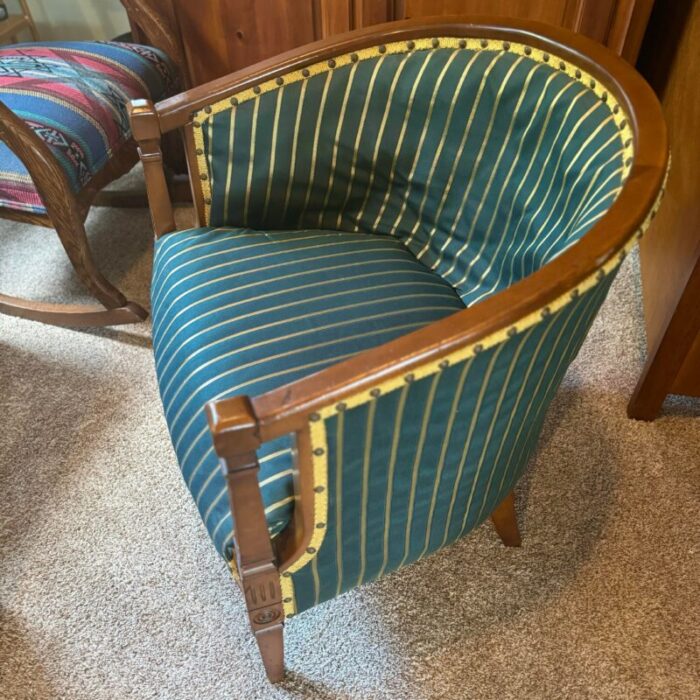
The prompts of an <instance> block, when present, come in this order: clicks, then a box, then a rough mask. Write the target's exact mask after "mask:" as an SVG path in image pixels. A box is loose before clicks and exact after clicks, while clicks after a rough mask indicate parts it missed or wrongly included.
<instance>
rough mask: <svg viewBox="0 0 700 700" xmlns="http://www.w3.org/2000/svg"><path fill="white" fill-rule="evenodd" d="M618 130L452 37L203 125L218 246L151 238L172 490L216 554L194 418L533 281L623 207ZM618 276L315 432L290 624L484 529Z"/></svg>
mask: <svg viewBox="0 0 700 700" xmlns="http://www.w3.org/2000/svg"><path fill="white" fill-rule="evenodd" d="M627 122H628V120H627V118H626V116H625V115H624V113H623V112H622V110H621V109H620V107H619V105H617V103H615V101H614V100H613V98H612V96H611V95H609V94H608V92H607V90H606V88H605V87H604V86H602V85H599V84H597V83H596V82H595V80H593V79H592V78H591V76H589V75H586V74H585V73H583V72H581V71H580V70H579V69H578V68H576V66H572V65H571V64H569V63H567V62H564V61H562V60H560V59H559V58H558V57H556V56H549V55H547V54H544V53H543V52H542V51H540V50H538V49H531V48H529V47H525V46H522V45H519V44H515V43H513V44H506V45H504V44H502V43H501V42H494V41H488V40H474V39H466V40H463V39H455V38H449V37H444V38H439V39H426V40H415V41H411V42H407V43H406V42H402V43H394V44H387V45H386V46H381V47H370V48H368V49H364V50H362V51H358V52H357V54H350V55H342V56H337V57H336V58H335V59H333V60H330V61H327V62H325V63H323V64H318V65H313V66H309V67H308V68H307V69H304V70H302V71H296V72H293V73H289V74H288V75H286V76H281V77H278V78H276V79H273V80H270V81H267V82H264V83H262V84H261V85H259V86H256V87H255V88H251V89H247V90H245V91H242V92H240V93H238V94H236V95H234V96H233V97H232V98H227V99H226V100H223V101H220V102H217V103H213V104H212V105H209V106H207V107H206V108H205V109H204V110H202V111H201V112H199V114H197V115H196V116H195V120H194V140H195V144H196V152H197V162H196V163H195V164H194V168H193V170H194V173H193V174H194V176H195V182H196V183H197V185H198V186H199V187H201V195H202V198H201V199H202V201H203V202H204V205H203V206H204V214H205V223H207V227H206V228H202V229H197V230H193V231H186V232H180V233H177V234H170V235H168V236H165V237H164V238H162V239H160V241H159V242H158V243H157V246H156V261H155V268H154V279H153V317H154V341H153V344H154V349H155V353H156V364H157V370H158V376H159V382H160V386H161V393H162V396H163V402H164V406H165V411H166V418H167V420H168V424H169V428H170V431H171V434H172V437H173V442H174V445H175V448H176V451H177V454H178V458H179V461H180V465H181V467H182V471H183V475H184V477H185V480H186V482H187V484H188V486H189V488H190V489H191V491H192V494H193V496H194V498H195V501H196V502H197V505H198V507H199V509H200V512H201V513H202V517H203V519H204V522H205V524H206V526H207V528H208V529H209V532H210V534H211V536H212V538H213V540H214V542H215V544H216V546H217V548H218V549H219V551H220V552H222V554H224V556H226V557H227V558H230V557H231V543H232V528H233V526H232V522H231V516H230V514H229V511H228V504H227V500H226V488H225V484H224V481H223V478H222V476H221V475H220V473H219V472H218V470H217V465H216V459H215V456H214V453H213V449H212V445H211V438H210V436H209V433H208V430H207V426H206V422H205V419H204V414H203V407H204V404H205V402H206V401H208V400H211V399H216V398H224V397H228V396H233V395H236V394H248V395H260V394H262V393H264V392H266V391H268V390H270V389H273V388H275V387H278V386H281V385H284V384H285V383H288V382H291V381H293V380H296V379H299V378H301V377H304V376H306V375H308V374H310V373H312V372H315V371H317V370H319V369H321V368H324V367H327V366H330V365H332V364H334V363H337V362H339V361H341V360H342V359H344V358H347V357H350V356H351V355H354V354H356V353H359V352H361V351H362V350H364V349H367V348H370V347H374V346H378V345H381V344H382V343H385V342H387V341H389V340H390V339H392V338H395V337H397V336H400V335H403V334H405V333H408V332H410V331H411V330H412V329H415V328H419V327H421V326H424V325H426V324H429V323H431V322H432V321H435V320H437V319H439V318H443V317H444V316H446V315H448V314H450V313H453V312H455V311H457V310H459V309H463V308H464V307H466V306H470V305H473V304H475V303H477V302H479V301H481V300H483V299H485V298H486V297H488V296H490V295H493V294H496V293H497V292H499V291H500V290H502V289H505V288H507V287H509V286H511V285H513V284H514V283H515V282H517V281H518V280H520V279H521V278H523V277H525V276H527V275H529V274H531V273H532V272H534V271H536V270H538V269H539V268H541V267H542V266H543V265H544V264H546V263H547V262H548V261H550V260H552V259H553V258H554V257H555V256H557V255H559V254H561V253H562V252H563V251H564V250H565V249H566V248H568V247H569V246H571V245H572V244H574V243H575V242H576V241H577V240H579V239H580V238H581V236H583V235H584V234H585V233H586V231H588V230H589V229H590V228H591V227H592V226H593V225H594V224H595V222H596V221H598V220H599V219H600V218H601V217H602V216H603V215H604V213H605V212H606V210H607V209H608V208H609V207H610V206H611V204H612V203H613V201H614V200H615V198H616V196H617V194H618V193H619V191H620V189H621V187H622V184H623V182H624V180H625V178H626V177H627V175H628V173H629V168H630V164H631V158H632V155H633V149H632V141H631V131H630V127H629V124H628V123H627ZM217 227H220V228H217ZM616 264H617V262H616V263H615V264H612V263H611V264H610V265H608V266H607V267H606V268H605V271H604V273H603V272H602V271H601V274H600V276H598V277H597V278H595V279H594V278H591V279H589V280H587V282H586V283H585V284H582V285H581V286H580V288H578V289H576V290H572V292H571V295H569V293H567V294H566V295H565V296H564V297H562V298H561V299H559V300H557V303H556V304H553V305H552V306H551V307H547V308H545V309H543V310H542V311H541V313H540V312H537V313H535V315H534V317H528V319H521V321H522V323H521V322H520V321H518V322H517V323H516V325H515V326H514V327H513V328H512V329H510V330H509V331H508V332H507V331H506V329H501V330H500V331H498V332H497V333H496V334H495V335H494V336H490V337H489V340H488V342H486V340H484V343H483V344H480V345H479V346H478V347H475V348H465V349H463V350H464V353H463V354H461V355H459V354H458V355H455V356H454V357H452V358H451V359H450V364H449V366H447V367H444V366H443V367H441V368H437V367H428V366H427V365H426V366H425V367H422V368H419V369H420V371H418V370H416V372H415V375H412V376H409V377H408V379H407V380H404V379H403V378H396V379H392V380H391V382H394V383H390V385H386V386H384V385H382V388H381V390H380V389H377V390H376V391H375V393H374V394H373V395H372V396H371V397H370V396H369V395H367V396H364V395H363V396H361V397H359V398H358V397H349V398H348V401H347V402H343V403H342V404H339V405H336V406H327V407H325V408H324V409H323V410H322V411H321V412H320V413H319V414H318V416H317V418H318V420H317V421H316V422H315V423H312V424H311V441H312V447H313V448H314V449H313V455H314V456H313V473H314V478H315V479H316V488H315V490H314V493H315V495H314V498H315V499H316V500H315V503H314V510H313V512H314V514H315V517H317V518H321V521H320V522H318V523H317V527H316V528H314V531H313V535H312V539H311V543H310V546H309V547H307V549H306V553H305V554H303V555H302V557H301V558H300V559H299V560H298V561H296V562H294V563H293V564H292V565H291V566H290V567H289V569H288V570H287V571H286V572H285V575H283V576H282V578H281V585H282V590H283V595H284V601H285V602H284V605H285V613H286V614H287V615H290V614H293V613H295V612H298V611H302V610H305V609H307V608H309V607H311V606H313V605H315V604H317V603H319V602H321V601H323V600H327V599H329V598H332V597H333V596H335V595H337V594H339V593H341V592H342V591H345V590H348V589H350V588H352V587H353V586H355V585H358V584H361V583H362V582H364V581H368V580H371V579H374V578H377V577H379V576H381V575H382V574H384V573H386V572H388V571H391V570H394V569H397V568H399V567H401V566H403V565H404V564H407V563H409V562H411V561H415V560H416V559H419V558H420V557H423V556H425V555H427V554H429V553H430V552H432V551H435V550H437V549H439V548H440V547H442V546H444V545H446V544H447V543H449V542H452V541H454V540H455V539H456V538H458V537H459V536H460V535H462V534H464V533H466V532H468V531H469V530H470V529H472V528H474V527H475V526H476V525H478V524H479V523H480V522H482V521H483V520H484V519H485V518H486V517H487V516H488V515H489V513H490V512H491V511H492V510H493V508H494V507H495V506H496V505H497V504H498V503H499V502H500V501H501V500H502V499H503V497H504V496H505V495H506V494H507V493H508V491H509V490H510V489H511V488H512V487H513V485H514V483H515V482H516V481H517V479H518V477H519V476H520V475H521V474H522V472H523V470H524V468H525V465H526V463H527V460H528V457H529V456H530V454H531V452H532V450H533V447H534V445H535V443H536V440H537V437H538V434H539V430H540V427H541V424H542V421H543V418H544V415H545V412H546V410H547V407H548V405H549V402H550V400H551V398H552V396H553V393H554V392H555V391H556V389H557V387H558V386H559V383H560V382H561V379H562V377H563V375H564V372H565V371H566V368H567V366H568V364H569V363H570V361H571V360H572V359H573V357H574V356H575V354H576V352H577V351H578V349H579V347H580V345H581V343H582V342H583V339H584V337H585V334H586V332H587V330H588V327H589V326H590V323H591V322H592V319H593V317H594V315H595V313H596V311H597V309H598V307H599V306H600V304H601V303H602V301H603V299H604V296H605V294H606V292H607V289H608V287H609V285H610V282H611V279H612V277H613V276H614V275H613V274H607V276H606V274H605V273H613V272H614V269H615V265H616ZM460 352H461V351H460ZM387 381H389V380H387ZM377 391H379V393H378V394H377V393H376V392H377ZM292 449H293V443H292V437H291V436H288V437H286V438H285V439H283V440H281V441H277V442H275V443H270V444H265V445H264V446H263V448H262V449H261V450H260V453H259V457H260V462H261V473H260V483H261V486H262V493H263V500H264V503H265V506H266V513H267V516H268V525H269V527H270V531H271V532H272V533H273V534H276V533H277V532H279V531H280V529H282V528H284V526H285V525H286V524H287V523H288V522H289V520H290V518H291V514H292V509H293V487H292V481H291V476H290V471H291V465H292V462H291V454H292Z"/></svg>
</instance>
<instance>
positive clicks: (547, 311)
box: [540, 306, 552, 318]
mask: <svg viewBox="0 0 700 700" xmlns="http://www.w3.org/2000/svg"><path fill="white" fill-rule="evenodd" d="M551 313H552V310H551V309H550V308H549V306H545V307H544V309H542V311H540V316H542V318H547V316H549V315H550V314H551Z"/></svg>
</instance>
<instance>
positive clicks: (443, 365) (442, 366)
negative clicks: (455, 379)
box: [438, 360, 450, 369]
mask: <svg viewBox="0 0 700 700" xmlns="http://www.w3.org/2000/svg"><path fill="white" fill-rule="evenodd" d="M449 366H450V361H449V360H443V361H442V362H441V363H440V364H439V365H438V367H439V368H440V369H447V368H448V367H449Z"/></svg>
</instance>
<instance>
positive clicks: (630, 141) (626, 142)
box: [625, 139, 663, 191]
mask: <svg viewBox="0 0 700 700" xmlns="http://www.w3.org/2000/svg"><path fill="white" fill-rule="evenodd" d="M631 145H632V139H627V141H625V148H629V147H630V146H631ZM662 191H663V190H662Z"/></svg>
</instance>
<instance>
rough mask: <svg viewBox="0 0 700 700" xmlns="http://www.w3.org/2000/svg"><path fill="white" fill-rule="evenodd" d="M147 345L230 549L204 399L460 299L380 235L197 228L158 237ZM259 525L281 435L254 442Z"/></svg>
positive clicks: (277, 484)
mask: <svg viewBox="0 0 700 700" xmlns="http://www.w3.org/2000/svg"><path fill="white" fill-rule="evenodd" d="M152 306H153V347H154V350H155V356H156V368H157V372H158V377H159V383H160V390H161V396H162V399H163V405H164V408H165V415H166V419H167V421H168V426H169V428H170V432H171V436H172V439H173V444H174V446H175V450H176V452H177V455H178V458H179V461H180V466H181V468H182V473H183V476H184V479H185V482H186V483H187V486H188V488H189V489H190V490H191V492H192V495H193V497H194V499H195V502H196V504H197V507H198V508H199V511H200V513H201V515H202V519H203V521H204V523H205V525H206V527H207V529H208V531H209V533H210V535H211V537H212V539H213V540H214V542H215V543H216V545H217V548H218V549H219V551H220V552H221V553H222V554H224V555H225V556H229V557H230V551H229V550H230V545H231V537H232V530H233V524H232V521H231V516H230V510H229V505H228V498H227V496H226V485H225V481H224V477H223V474H222V473H221V470H220V469H219V467H218V463H217V458H216V456H215V454H214V451H213V448H212V442H211V437H210V434H209V431H208V429H207V423H206V418H205V415H204V405H205V403H206V402H207V401H209V400H212V399H217V398H223V397H226V396H232V395H234V394H239V393H241V392H246V393H250V394H252V395H255V394H260V393H263V392H265V391H268V390H270V389H273V388H275V387H278V386H280V385H282V384H285V383H287V382H290V381H294V380H295V379H298V378H299V377H302V376H305V375H308V374H311V373H312V372H315V371H317V370H320V369H322V368H324V367H327V366H328V365H331V364H334V363H336V362H339V361H340V360H342V359H344V358H346V357H349V356H351V355H354V354H356V353H358V352H361V351H362V350H365V349H368V348H372V347H375V346H377V345H381V344H382V343H386V342H387V341H389V340H392V339H393V338H396V337H397V336H400V335H403V334H405V333H409V332H411V331H413V330H415V329H417V328H420V327H421V326H424V325H427V324H429V323H431V322H433V321H436V320H438V319H440V318H443V317H444V316H446V315H449V314H451V313H454V312H455V311H458V310H460V309H463V308H464V304H463V303H462V302H461V300H460V299H459V296H458V295H457V294H456V293H455V292H454V290H453V289H452V288H451V287H450V286H449V285H448V284H447V283H445V282H444V281H443V280H442V279H441V278H440V277H439V276H438V275H436V274H435V273H434V272H432V271H431V270H429V269H428V268H426V267H425V266H424V265H423V264H422V263H420V262H418V261H417V260H416V259H415V258H414V256H413V255H412V254H411V253H410V252H408V250H406V249H405V247H404V246H403V245H402V243H401V242H400V241H398V240H397V239H395V238H392V237H389V236H384V235H371V234H365V233H354V234H347V233H338V232H335V231H274V232H261V231H252V230H249V229H240V228H228V229H221V228H219V229H216V228H211V227H207V228H200V229H195V230H190V231H182V232H179V233H174V234H171V235H169V236H166V237H164V238H161V239H160V240H159V241H158V242H157V244H156V253H155V263H154V272H153V285H152ZM260 462H261V474H260V481H261V485H262V492H263V499H264V502H265V506H266V515H267V518H268V523H269V527H270V531H271V532H272V533H273V534H276V533H278V532H279V531H280V530H281V529H282V528H283V527H284V526H285V525H286V524H287V522H289V519H290V518H291V513H292V508H293V503H292V496H293V485H292V475H291V470H292V453H291V441H290V439H282V440H278V441H275V442H273V443H266V444H265V445H264V448H263V449H262V450H261V452H260Z"/></svg>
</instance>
